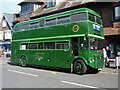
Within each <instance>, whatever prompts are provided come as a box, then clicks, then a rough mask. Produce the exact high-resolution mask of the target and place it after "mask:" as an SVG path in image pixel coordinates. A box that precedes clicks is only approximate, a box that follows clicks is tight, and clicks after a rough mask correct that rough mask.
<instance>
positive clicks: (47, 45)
mask: <svg viewBox="0 0 120 90" xmlns="http://www.w3.org/2000/svg"><path fill="white" fill-rule="evenodd" d="M44 44H45V45H44V49H55V42H45V43H44Z"/></svg>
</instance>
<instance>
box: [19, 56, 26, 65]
mask: <svg viewBox="0 0 120 90" xmlns="http://www.w3.org/2000/svg"><path fill="white" fill-rule="evenodd" d="M26 65H27V64H26V57H25V56H21V57H20V66H22V67H26Z"/></svg>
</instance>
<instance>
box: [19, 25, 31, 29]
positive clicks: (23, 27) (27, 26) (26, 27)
mask: <svg viewBox="0 0 120 90" xmlns="http://www.w3.org/2000/svg"><path fill="white" fill-rule="evenodd" d="M21 27H22V30H27V29H29V24H23V25H22V26H21Z"/></svg>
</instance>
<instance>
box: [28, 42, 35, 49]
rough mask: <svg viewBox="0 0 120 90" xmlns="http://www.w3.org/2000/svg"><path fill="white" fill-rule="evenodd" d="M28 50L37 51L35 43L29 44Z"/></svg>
mask: <svg viewBox="0 0 120 90" xmlns="http://www.w3.org/2000/svg"><path fill="white" fill-rule="evenodd" d="M29 49H37V43H30V44H29Z"/></svg>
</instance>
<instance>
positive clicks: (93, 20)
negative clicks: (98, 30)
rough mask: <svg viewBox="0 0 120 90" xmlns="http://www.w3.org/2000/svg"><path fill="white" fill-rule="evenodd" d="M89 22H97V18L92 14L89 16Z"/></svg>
mask: <svg viewBox="0 0 120 90" xmlns="http://www.w3.org/2000/svg"><path fill="white" fill-rule="evenodd" d="M89 20H90V21H92V22H95V16H94V15H92V14H89Z"/></svg>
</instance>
